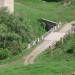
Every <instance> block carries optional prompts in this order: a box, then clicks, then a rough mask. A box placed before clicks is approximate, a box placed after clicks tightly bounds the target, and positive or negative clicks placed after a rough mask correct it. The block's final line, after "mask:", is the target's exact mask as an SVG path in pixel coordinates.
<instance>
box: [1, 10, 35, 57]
mask: <svg viewBox="0 0 75 75" xmlns="http://www.w3.org/2000/svg"><path fill="white" fill-rule="evenodd" d="M31 28H32V27H31V25H28V23H27V21H26V20H25V18H24V17H23V16H22V17H21V16H19V15H14V14H12V15H10V14H9V13H8V12H6V11H5V10H2V11H0V48H3V49H4V50H1V58H5V57H7V55H5V53H6V50H5V49H8V50H9V51H10V53H11V54H12V55H16V54H17V53H19V52H21V51H22V50H23V49H25V48H26V45H27V43H28V42H30V41H32V39H33V37H34V36H33V34H32V29H31ZM24 43H25V46H22V45H24ZM4 51H5V52H4ZM2 53H4V54H3V56H2Z"/></svg>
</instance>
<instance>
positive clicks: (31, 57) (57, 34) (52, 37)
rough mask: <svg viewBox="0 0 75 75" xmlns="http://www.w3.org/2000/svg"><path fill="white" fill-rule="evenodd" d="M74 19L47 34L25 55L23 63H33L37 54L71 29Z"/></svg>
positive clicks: (52, 44)
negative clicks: (58, 29) (56, 30)
mask: <svg viewBox="0 0 75 75" xmlns="http://www.w3.org/2000/svg"><path fill="white" fill-rule="evenodd" d="M73 23H75V21H73V22H70V23H67V24H65V25H64V27H62V28H61V29H60V31H58V32H52V33H50V34H48V35H47V36H46V37H45V38H44V40H43V42H42V43H41V44H40V45H38V46H37V47H36V48H35V49H34V50H33V51H32V52H31V53H30V54H29V55H28V56H27V57H25V61H24V64H33V63H34V61H35V59H36V58H37V56H38V55H39V54H40V53H42V52H43V51H45V50H47V49H48V48H52V47H53V46H54V45H55V44H56V42H58V41H60V40H61V39H62V38H64V36H66V35H67V33H68V32H70V31H71V29H72V24H73Z"/></svg>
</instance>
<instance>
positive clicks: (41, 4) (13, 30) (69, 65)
mask: <svg viewBox="0 0 75 75" xmlns="http://www.w3.org/2000/svg"><path fill="white" fill-rule="evenodd" d="M16 14H17V15H16ZM40 18H46V19H49V20H53V21H56V22H59V21H61V22H69V21H72V20H74V19H75V5H74V2H73V3H72V5H69V6H68V7H64V6H63V4H62V3H61V2H45V1H43V0H15V15H9V14H8V13H5V12H4V14H3V13H0V30H1V31H0V37H1V38H2V39H1V40H0V42H1V41H2V43H3V44H2V45H0V59H4V58H6V57H9V58H11V61H12V60H13V59H14V57H12V55H13V54H12V53H13V51H17V52H18V51H20V52H23V54H20V55H17V56H15V57H18V59H19V57H22V56H23V55H26V54H27V52H29V50H28V51H27V50H26V49H25V48H26V46H27V43H28V42H30V41H32V40H33V39H35V38H36V37H39V36H41V35H42V34H43V33H44V32H45V30H44V29H43V28H42V27H41V25H40V23H39V22H38V20H39V19H40ZM18 29H19V31H18ZM8 34H9V35H8ZM3 39H4V40H3ZM8 42H9V43H8ZM18 46H19V50H18V49H17V47H18ZM16 59H17V58H16ZM4 62H7V60H5V61H4ZM0 63H2V62H1V61H0ZM73 71H75V34H71V35H69V36H68V37H66V38H65V39H64V42H62V41H60V42H59V43H57V45H56V48H55V49H53V50H51V49H48V50H47V51H45V52H44V53H42V54H41V55H40V56H39V57H38V58H37V59H36V61H35V64H33V65H27V66H26V65H24V60H22V59H20V60H17V61H16V62H15V63H13V62H12V63H11V64H10V63H8V64H7V65H3V66H2V67H0V74H1V75H61V74H64V73H68V72H73Z"/></svg>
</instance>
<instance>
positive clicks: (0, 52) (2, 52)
mask: <svg viewBox="0 0 75 75" xmlns="http://www.w3.org/2000/svg"><path fill="white" fill-rule="evenodd" d="M8 56H9V54H8V49H0V60H3V59H6V58H8Z"/></svg>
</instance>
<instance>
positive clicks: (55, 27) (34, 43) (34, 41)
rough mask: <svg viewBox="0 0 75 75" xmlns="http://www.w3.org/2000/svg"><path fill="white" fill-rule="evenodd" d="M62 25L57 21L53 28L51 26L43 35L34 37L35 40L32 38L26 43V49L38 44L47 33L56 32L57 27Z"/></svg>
mask: <svg viewBox="0 0 75 75" xmlns="http://www.w3.org/2000/svg"><path fill="white" fill-rule="evenodd" d="M61 27H62V25H61V23H59V24H58V25H57V26H54V27H53V28H51V29H50V30H49V31H48V32H46V33H45V34H44V35H42V36H41V37H40V38H36V39H35V40H33V41H32V42H31V43H29V44H28V47H27V48H28V49H30V48H31V47H33V46H35V45H37V44H39V43H40V42H42V41H43V40H44V38H45V37H46V36H47V35H49V34H50V33H52V32H57V31H59V29H60V28H61Z"/></svg>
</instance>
